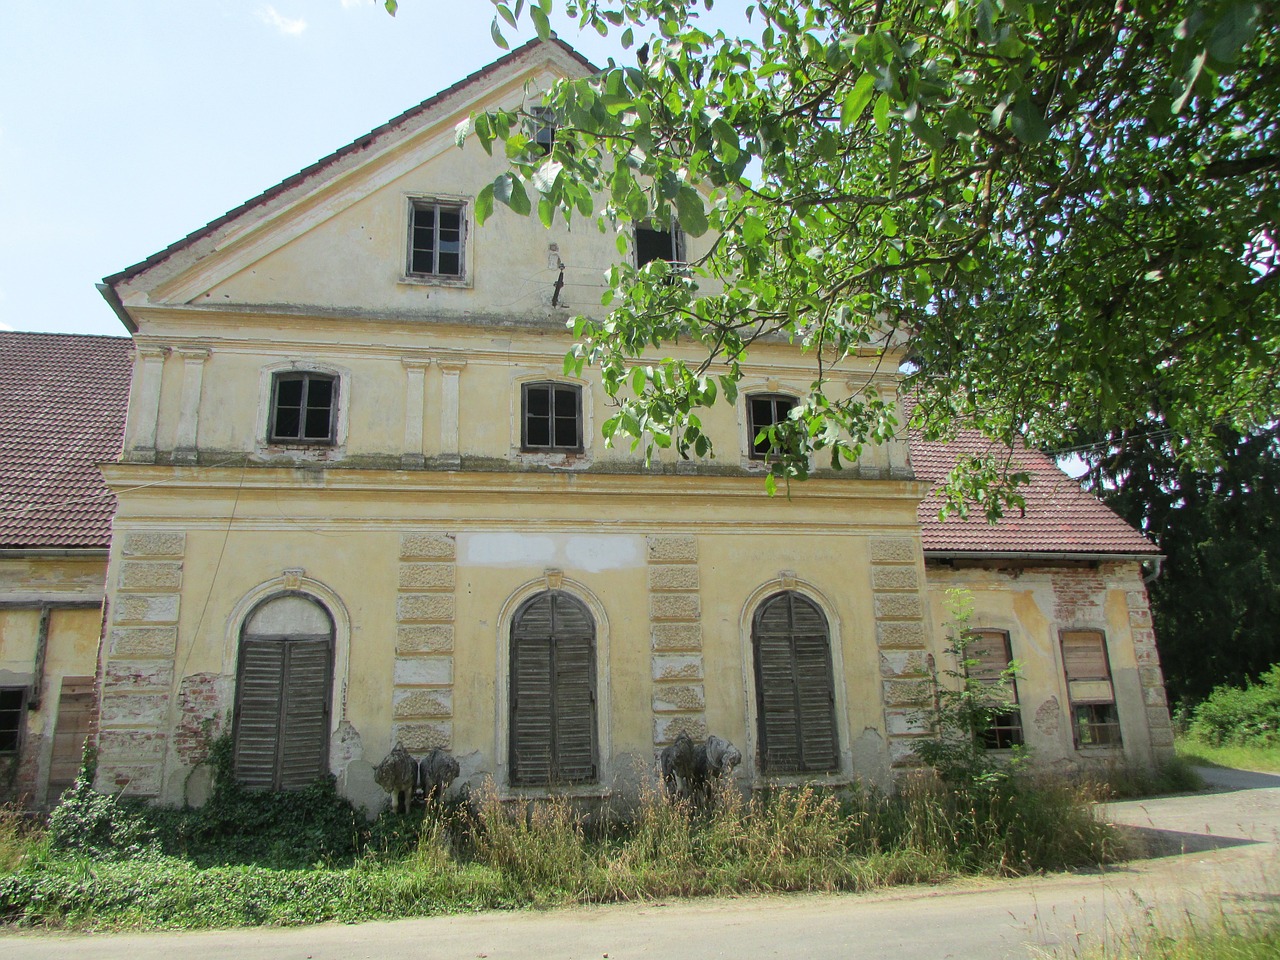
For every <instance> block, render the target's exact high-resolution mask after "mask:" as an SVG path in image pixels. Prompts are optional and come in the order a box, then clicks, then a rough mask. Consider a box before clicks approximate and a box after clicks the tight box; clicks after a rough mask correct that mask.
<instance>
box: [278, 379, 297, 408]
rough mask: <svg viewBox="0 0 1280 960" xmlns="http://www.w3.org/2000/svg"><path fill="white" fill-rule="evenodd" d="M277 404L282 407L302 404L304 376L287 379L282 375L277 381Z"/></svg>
mask: <svg viewBox="0 0 1280 960" xmlns="http://www.w3.org/2000/svg"><path fill="white" fill-rule="evenodd" d="M276 405H277V406H282V407H297V406H301V405H302V378H301V377H296V378H290V379H285V378H284V377H281V378H280V379H279V380H277V381H276Z"/></svg>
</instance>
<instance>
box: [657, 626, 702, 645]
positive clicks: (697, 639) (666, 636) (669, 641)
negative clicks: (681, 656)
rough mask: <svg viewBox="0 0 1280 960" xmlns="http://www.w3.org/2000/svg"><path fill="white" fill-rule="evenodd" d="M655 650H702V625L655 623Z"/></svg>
mask: <svg viewBox="0 0 1280 960" xmlns="http://www.w3.org/2000/svg"><path fill="white" fill-rule="evenodd" d="M652 641H653V649H654V650H701V649H702V625H701V624H698V623H655V624H654V625H653V632H652Z"/></svg>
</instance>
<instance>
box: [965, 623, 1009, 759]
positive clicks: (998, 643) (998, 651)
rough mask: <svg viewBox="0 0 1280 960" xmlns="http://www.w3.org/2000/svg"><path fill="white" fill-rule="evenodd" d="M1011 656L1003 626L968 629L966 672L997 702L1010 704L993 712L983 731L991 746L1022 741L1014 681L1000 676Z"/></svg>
mask: <svg viewBox="0 0 1280 960" xmlns="http://www.w3.org/2000/svg"><path fill="white" fill-rule="evenodd" d="M1012 659H1013V654H1012V651H1011V648H1010V645H1009V635H1008V634H1007V633H1005V632H1004V631H1003V630H972V631H970V632H969V645H968V646H967V647H966V648H965V660H966V661H968V662H967V669H968V671H969V676H970V677H972V678H973V679H975V680H978V681H979V682H981V683H982V684H983V685H985V686H986V687H988V688H989V690H990V692H991V695H992V697H993V698H995V699H996V701H997V702H998V703H1000V704H1002V705H1003V704H1007V705H1008V706H1009V707H1010V709H1009V710H1005V711H1001V712H1000V713H998V714H996V715H995V716H993V717H992V719H991V726H990V727H988V728H987V729H986V730H985V731H984V732H983V741H984V742H985V743H986V745H987V748H988V749H991V750H1006V749H1008V748H1009V747H1017V746H1021V745H1022V743H1023V738H1022V713H1021V711H1019V710H1018V682H1017V680H1016V679H1014V678H1013V677H1010V678H1009V679H1008V680H1007V681H1006V680H1005V677H1004V674H1005V671H1007V670H1008V669H1009V664H1010V662H1012Z"/></svg>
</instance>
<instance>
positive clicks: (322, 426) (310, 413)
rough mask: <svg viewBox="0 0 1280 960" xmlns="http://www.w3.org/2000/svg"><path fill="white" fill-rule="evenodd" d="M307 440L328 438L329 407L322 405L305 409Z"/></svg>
mask: <svg viewBox="0 0 1280 960" xmlns="http://www.w3.org/2000/svg"><path fill="white" fill-rule="evenodd" d="M306 439H308V440H328V439H329V408H328V407H322V408H321V409H319V410H317V409H315V408H311V409H309V410H307V433H306Z"/></svg>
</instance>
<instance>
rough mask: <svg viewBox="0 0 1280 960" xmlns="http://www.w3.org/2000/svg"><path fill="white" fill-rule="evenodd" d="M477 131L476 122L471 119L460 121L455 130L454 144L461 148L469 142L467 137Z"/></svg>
mask: <svg viewBox="0 0 1280 960" xmlns="http://www.w3.org/2000/svg"><path fill="white" fill-rule="evenodd" d="M474 129H475V121H474V120H473V119H472V118H471V117H467V118H466V119H465V120H459V121H458V123H457V125H456V126H455V127H454V128H453V142H454V143H455V144H456V145H457V146H459V147H461V146H462V145H463V144H465V143H466V142H467V137H469V136H471V131H472V130H474Z"/></svg>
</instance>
